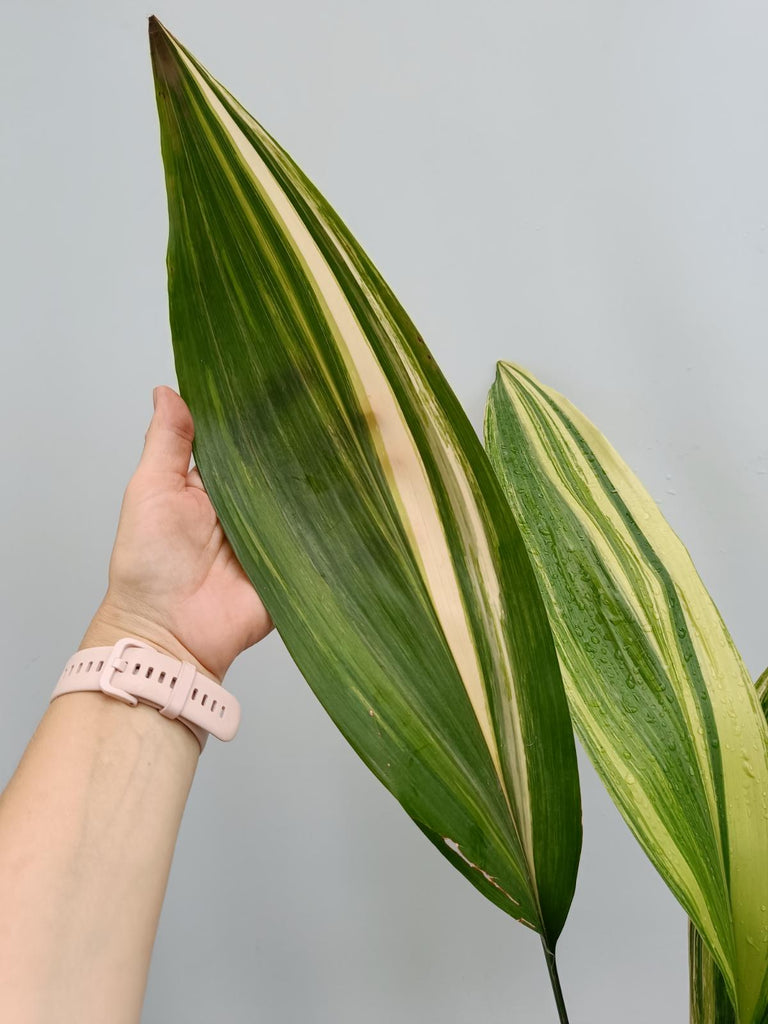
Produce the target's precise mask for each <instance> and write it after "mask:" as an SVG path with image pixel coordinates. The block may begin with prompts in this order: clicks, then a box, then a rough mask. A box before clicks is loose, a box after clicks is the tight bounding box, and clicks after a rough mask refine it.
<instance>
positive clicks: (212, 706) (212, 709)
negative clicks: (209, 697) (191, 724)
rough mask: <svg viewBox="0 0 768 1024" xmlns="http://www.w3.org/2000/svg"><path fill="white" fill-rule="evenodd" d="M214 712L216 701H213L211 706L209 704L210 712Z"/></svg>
mask: <svg viewBox="0 0 768 1024" xmlns="http://www.w3.org/2000/svg"><path fill="white" fill-rule="evenodd" d="M215 710H216V701H214V702H213V704H211V711H215Z"/></svg>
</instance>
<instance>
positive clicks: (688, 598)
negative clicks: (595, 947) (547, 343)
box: [485, 363, 768, 1024]
mask: <svg viewBox="0 0 768 1024" xmlns="http://www.w3.org/2000/svg"><path fill="white" fill-rule="evenodd" d="M485 435H486V448H487V450H488V452H489V454H490V456H491V460H492V462H493V463H494V465H495V467H496V469H497V472H498V474H499V477H500V479H501V480H502V481H503V483H504V487H505V491H506V493H507V497H508V499H509V501H510V504H511V507H512V509H513V511H514V513H515V516H516V518H517V521H518V523H519V524H520V528H521V530H522V532H523V535H524V538H525V540H526V544H527V545H528V549H529V552H530V553H531V555H532V557H533V561H534V564H535V565H536V567H537V571H538V575H539V581H540V583H541V586H542V591H543V593H544V595H545V599H546V602H547V607H548V610H549V615H550V622H551V623H552V628H553V632H554V635H555V642H556V645H557V649H558V654H559V657H560V663H561V667H562V669H563V677H564V679H565V684H566V692H567V694H568V698H569V702H570V706H571V713H572V716H573V720H574V724H575V726H576V729H577V731H578V734H579V736H580V738H581V740H582V741H583V743H584V745H585V747H586V749H587V751H588V752H589V754H590V756H591V758H592V761H593V762H594V764H595V766H596V768H597V770H598V772H599V773H600V775H601V777H602V779H603V781H604V783H605V785H606V786H607V788H608V790H609V792H610V793H611V796H612V797H613V799H614V801H615V802H616V804H617V805H618V807H619V809H620V810H621V812H622V814H623V815H624V817H625V819H626V821H627V822H628V824H629V825H630V827H631V828H632V830H633V832H634V833H635V835H636V836H637V838H638V839H639V841H640V842H641V844H642V845H643V847H644V849H645V851H646V853H647V854H648V856H649V857H650V858H651V860H652V862H653V863H654V865H655V866H656V868H657V869H658V870H659V872H660V873H661V875H662V876H663V878H664V879H665V881H666V882H667V884H668V885H669V886H670V888H671V889H672V891H673V892H674V893H675V895H676V896H677V897H678V899H679V900H680V902H681V903H682V905H683V907H684V908H685V909H686V911H687V912H688V915H689V917H690V918H691V919H692V920H693V921H694V922H695V925H696V927H697V928H698V930H699V932H700V933H701V934H702V936H703V937H704V939H705V941H706V943H707V945H708V947H709V948H710V950H711V951H712V953H713V955H714V957H715V959H716V961H717V963H718V965H719V966H720V968H721V970H722V972H723V976H724V978H725V983H726V985H727V987H728V991H729V992H730V993H731V995H732V996H733V998H734V1001H735V1005H736V1006H737V1007H738V1020H739V1022H740V1024H755V1022H757V1021H761V1020H762V1017H763V1014H764V1012H765V1008H766V995H767V989H766V979H767V977H768V971H767V968H768V810H767V808H766V799H767V797H768V754H767V749H768V729H767V728H766V721H765V717H764V716H763V714H762V712H761V710H760V705H759V701H758V699H757V696H756V693H755V687H754V686H753V684H752V682H751V680H750V678H749V675H748V673H747V671H746V669H745V667H744V664H743V662H742V659H741V657H740V656H739V653H738V651H737V650H736V648H735V646H734V644H733V641H732V640H731V637H730V635H729V633H728V631H727V629H726V627H725V625H724V623H723V621H722V619H721V617H720V615H719V613H718V611H717V609H716V607H715V605H714V603H713V602H712V599H711V598H710V596H709V594H708V593H707V591H706V589H705V587H704V585H703V583H702V581H701V579H700V578H699V576H698V574H697V572H696V570H695V568H694V566H693V563H692V562H691V559H690V556H689V554H688V552H687V551H686V549H685V547H684V546H683V545H682V543H681V542H680V540H679V538H678V537H677V536H676V534H675V533H674V532H673V531H672V529H671V528H670V526H669V525H668V523H667V522H666V521H665V519H664V518H663V516H662V514H661V512H660V511H659V509H658V507H657V505H656V504H655V503H654V501H653V500H652V498H651V497H650V495H649V494H648V492H647V491H646V490H645V488H644V487H643V486H642V484H641V483H640V481H639V480H638V479H637V477H636V476H635V475H634V474H633V473H632V471H631V470H630V469H629V467H628V466H627V465H626V464H625V463H624V462H623V461H622V459H621V458H620V457H619V455H618V454H617V452H616V451H615V449H613V448H612V447H611V446H610V445H609V444H608V442H607V441H606V440H605V438H604V437H603V436H602V435H601V434H600V433H599V432H598V431H597V430H596V429H595V427H594V426H593V425H592V424H591V423H590V422H589V420H587V419H586V417H585V416H583V415H582V414H581V413H580V412H579V411H578V409H576V408H575V407H574V406H573V405H572V404H571V403H570V402H568V401H567V399H565V398H563V396H562V395H559V394H558V393H557V392H555V391H553V390H552V389H551V388H548V387H545V386H543V385H542V384H540V383H539V382H538V381H537V380H535V378H533V377H532V376H531V375H530V374H528V373H526V372H525V371H524V370H522V369H520V368H519V367H516V366H514V365H512V364H509V363H500V364H499V366H498V372H497V376H496V381H495V383H494V385H493V387H492V389H491V393H490V396H489V401H488V406H487V411H486V423H485Z"/></svg>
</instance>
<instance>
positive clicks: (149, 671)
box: [147, 665, 155, 679]
mask: <svg viewBox="0 0 768 1024" xmlns="http://www.w3.org/2000/svg"><path fill="white" fill-rule="evenodd" d="M154 671H155V670H154V668H153V667H152V666H151V665H150V667H149V668H148V669H147V679H149V677H150V676H151V675H152V673H153V672H154Z"/></svg>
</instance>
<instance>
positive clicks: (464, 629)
mask: <svg viewBox="0 0 768 1024" xmlns="http://www.w3.org/2000/svg"><path fill="white" fill-rule="evenodd" d="M150 46H151V54H152V66H153V71H154V77H155V87H156V97H157V107H158V113H159V119H160V129H161V145H162V156H163V163H164V168H165V179H166V187H167V193H168V212H169V222H170V227H169V237H168V252H167V267H168V287H169V301H170V322H171V332H172V337H173V349H174V356H175V364H176V371H177V375H178V380H179V389H180V392H181V394H182V396H183V397H184V399H185V400H186V402H187V404H188V405H189V407H190V409H191V411H192V414H193V417H194V420H195V426H196V435H195V442H194V457H195V462H196V464H197V466H198V468H199V470H200V474H201V476H202V479H203V482H204V484H205V487H206V490H207V492H208V494H209V495H210V498H211V501H212V503H213V505H214V507H215V509H216V512H217V514H218V516H219V519H220V520H221V523H222V525H223V528H224V530H225V532H226V535H227V537H228V539H229V541H230V543H231V544H232V547H233V549H234V551H235V554H236V555H237V557H238V559H239V561H240V562H241V564H242V566H243V568H244V569H245V572H246V573H247V575H248V577H249V578H250V579H251V581H252V582H253V584H254V586H255V587H256V588H257V589H258V591H259V594H260V595H261V597H262V599H263V600H264V603H265V605H266V607H267V609H268V610H269V612H270V614H271V616H272V619H273V620H274V622H275V625H276V628H277V630H278V632H279V633H280V635H281V637H282V639H283V640H284V642H285V644H286V647H287V648H288V650H289V652H290V654H291V655H292V657H293V659H294V660H295V662H296V664H297V665H298V667H299V669H300V670H301V672H302V673H303V675H304V676H305V678H306V680H307V682H308V683H309V685H310V687H311V688H312V690H313V691H314V693H315V694H316V695H317V697H318V698H319V700H320V701H321V703H322V704H323V706H324V707H325V709H326V710H327V711H328V713H329V715H330V716H331V718H332V719H333V721H334V722H335V723H336V725H337V726H338V728H339V729H340V730H341V732H342V733H343V734H344V736H345V737H346V738H347V740H348V741H349V742H350V744H351V745H352V746H353V748H354V749H355V750H356V752H357V753H358V754H359V755H360V757H361V758H362V759H363V761H364V762H365V764H366V765H367V766H368V767H369V768H370V769H371V771H372V772H373V773H374V774H375V775H376V776H377V778H378V779H379V780H380V781H381V782H382V783H383V784H384V785H385V786H386V787H387V789H389V791H390V792H391V793H392V794H393V795H394V796H395V797H396V798H397V800H398V801H399V802H400V803H401V804H402V806H403V808H404V809H405V810H406V812H407V813H408V814H409V815H410V816H411V818H412V819H413V820H414V821H415V822H416V824H417V825H418V826H419V828H420V829H421V830H422V831H423V832H424V833H425V834H426V835H427V837H428V838H429V839H430V840H431V842H432V843H434V844H435V846H436V847H437V848H438V849H439V850H440V852H441V853H442V854H443V855H444V856H445V857H447V858H448V860H449V861H450V862H451V863H452V864H453V865H454V866H455V867H456V868H458V870H459V871H461V872H462V874H464V875H465V876H466V878H468V879H469V881H470V882H471V883H472V884H473V885H474V886H475V887H476V888H477V889H479V890H480V891H481V892H482V893H483V894H484V895H485V896H486V897H487V898H488V899H489V900H491V901H492V902H493V903H495V904H496V905H497V906H498V907H500V908H501V909H502V910H504V911H505V912H506V913H507V914H510V915H511V916H512V917H514V918H516V919H518V920H520V921H522V922H523V923H524V924H526V925H528V926H529V927H530V928H533V929H535V930H536V931H537V932H538V933H539V934H540V936H541V939H542V943H543V945H544V950H545V954H546V957H547V964H548V967H549V969H550V974H551V977H552V981H553V987H554V990H555V995H556V998H557V1000H558V1008H559V1012H560V1016H561V1019H562V1020H565V1019H566V1016H565V1008H564V1005H563V1001H562V995H561V993H560V990H559V983H558V980H557V972H556V967H555V959H554V952H555V944H556V941H557V938H558V936H559V934H560V931H561V929H562V927H563V923H564V921H565V918H566V915H567V912H568V908H569V905H570V902H571V898H572V894H573V889H574V884H575V877H576V869H577V863H578V857H579V851H580V845H581V815H580V802H579V791H578V779H577V771H576V759H575V746H574V739H573V732H572V728H571V724H570V719H569V714H568V706H567V702H566V699H565V694H564V691H563V685H562V679H561V675H560V671H559V666H558V660H557V654H556V651H555V647H554V642H553V638H552V634H551V631H550V627H549V625H548V621H547V615H546V610H545V607H544V603H543V601H542V597H541V595H540V593H539V589H538V585H537V582H536V576H535V573H534V570H533V567H532V565H531V562H530V560H529V556H528V554H527V552H526V549H525V545H524V543H523V540H522V537H521V536H520V532H519V530H518V529H517V526H516V525H515V522H514V520H513V518H512V517H511V516H510V514H509V508H508V505H507V503H506V499H505V497H504V494H503V492H502V489H501V486H500V484H499V482H498V480H497V478H496V476H495V474H494V472H493V469H492V467H491V465H490V462H489V460H488V458H487V456H486V454H485V452H484V450H483V447H482V444H481V443H480V440H479V438H478V437H477V435H476V433H475V431H474V430H473V429H472V426H471V424H470V423H469V421H468V419H467V417H466V415H465V414H464V412H463V410H462V408H461V406H460V404H459V402H458V400H457V399H456V396H455V395H454V393H453V392H452V391H451V389H450V387H449V386H448V384H447V382H446V380H445V378H444V377H443V375H442V373H441V372H440V370H439V369H438V367H437V365H436V364H435V361H434V359H433V358H432V356H431V355H430V353H429V351H428V349H427V347H426V345H425V344H424V342H423V341H422V339H421V338H420V337H419V335H418V333H417V331H416V329H415V328H414V326H413V324H412V323H411V321H410V320H409V318H408V316H407V315H406V313H405V312H404V310H403V309H402V307H401V306H400V305H399V303H398V302H397V300H396V299H395V297H394V295H393V294H392V292H391V291H390V290H389V288H388V287H387V285H386V284H385V282H384V281H383V280H382V278H381V276H380V275H379V273H378V272H377V270H376V269H375V267H374V266H373V265H372V263H371V262H370V260H369V259H368V258H367V256H366V255H365V253H364V252H363V250H362V249H361V248H360V246H359V245H358V243H357V242H356V241H355V239H354V238H353V237H352V235H351V234H350V233H349V231H348V230H347V228H346V227H345V225H344V224H343V223H342V221H341V220H340V219H339V217H338V216H337V215H336V213H335V212H334V211H333V210H332V209H331V207H330V206H329V205H328V203H327V202H326V201H325V199H324V198H323V197H322V196H321V195H320V194H319V192H318V191H317V190H316V189H315V188H314V187H313V185H312V184H311V183H310V182H309V181H308V179H307V178H306V177H305V175H304V174H303V173H302V172H301V171H300V170H299V168H298V167H297V166H296V164H295V163H294V162H293V161H292V160H291V158H290V157H289V156H288V155H287V153H286V152H285V151H284V150H283V149H282V148H281V147H280V146H279V145H278V144H277V142H275V140H274V139H273V138H272V137H271V136H270V135H269V134H267V132H266V131H265V130H264V129H263V128H262V127H261V125H260V124H259V123H258V122H257V121H255V120H254V118H253V117H251V115H250V114H248V113H247V111H246V110H245V109H244V108H243V107H242V106H241V105H240V104H239V103H238V101H237V100H236V99H235V98H234V97H233V96H232V95H231V94H230V93H229V92H228V91H227V90H226V89H225V88H224V87H223V86H222V85H221V84H220V83H219V82H217V81H216V80H215V79H214V78H213V77H212V76H211V75H210V73H209V72H208V71H206V69H205V68H204V67H203V66H202V65H201V64H200V63H199V61H197V60H196V59H195V58H194V57H193V56H192V55H191V54H190V53H189V52H188V51H187V50H186V49H185V48H184V47H183V46H182V45H181V44H180V43H179V42H178V40H176V39H175V38H174V37H173V36H172V35H171V34H170V33H169V32H168V31H167V30H166V29H165V28H164V27H163V26H162V25H161V24H160V23H159V22H158V21H157V20H156V19H154V18H153V19H150Z"/></svg>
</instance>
